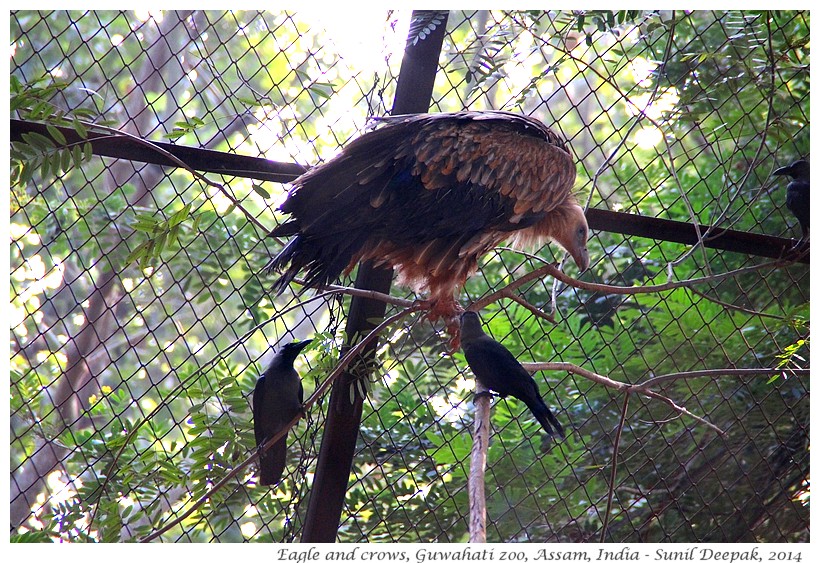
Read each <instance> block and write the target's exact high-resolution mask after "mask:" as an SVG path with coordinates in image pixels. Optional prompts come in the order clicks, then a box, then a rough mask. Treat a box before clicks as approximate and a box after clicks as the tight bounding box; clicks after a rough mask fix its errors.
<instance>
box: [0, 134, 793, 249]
mask: <svg viewBox="0 0 820 563" xmlns="http://www.w3.org/2000/svg"><path fill="white" fill-rule="evenodd" d="M58 129H59V130H60V132H61V133H62V134H63V135H64V136H65V138H66V142H67V144H68V145H73V144H76V143H79V142H83V139H82V138H80V136H79V135H77V133H76V132H75V131H74V130H73V129H71V128H70V127H58ZM31 132H35V133H40V134H41V135H46V136H48V137H50V135H49V134H48V131H47V129H46V126H45V125H44V124H42V123H36V122H29V121H23V120H19V119H12V120H11V140H12V141H22V140H23V134H25V133H31ZM88 142H90V143H91V147H92V149H93V151H94V154H96V155H99V156H107V157H111V158H122V159H126V160H132V161H138V162H145V163H148V164H158V165H160V166H174V167H176V166H177V163H175V162H174V161H173V160H169V159H168V158H167V157H166V156H165V155H164V154H162V152H160V151H158V150H154V149H152V148H151V146H146V145H145V144H144V143H141V142H139V141H137V140H135V139H133V138H131V137H128V136H125V135H110V134H100V133H89V135H88ZM150 144H151V145H154V146H156V147H157V148H159V149H162V150H163V151H167V152H168V153H169V154H172V155H174V156H175V157H176V158H178V159H179V160H181V161H182V162H184V163H186V164H187V165H188V166H190V167H191V168H193V169H194V170H197V171H199V172H209V173H216V174H224V175H230V176H238V177H242V178H251V179H254V180H262V181H268V182H280V183H287V182H290V181H292V180H294V179H295V178H297V177H298V176H299V175H300V174H303V173H304V172H305V171H306V170H307V168H305V167H304V166H302V165H300V164H296V163H293V162H274V161H271V160H267V159H264V158H257V157H252V156H242V155H237V154H232V153H225V152H220V151H214V150H209V149H200V148H194V147H186V146H181V145H176V144H173V143H164V142H158V141H150ZM587 221H588V223H589V227H590V229H593V230H598V231H606V232H610V233H619V234H623V235H629V236H638V237H645V238H651V239H654V240H658V241H667V242H676V243H680V244H686V245H690V246H691V245H694V244H697V243H698V240H699V236H698V232H697V231H696V228H695V226H694V225H693V224H692V223H688V222H684V221H672V220H669V219H660V218H658V217H648V216H646V215H637V214H633V213H623V212H619V211H607V210H605V209H589V210H587ZM697 228H698V229H699V230H700V233H701V236H703V244H704V246H706V247H707V248H714V249H716V250H726V251H729V252H740V253H743V254H748V255H751V256H761V257H764V258H781V257H785V256H787V255H789V254H790V253H791V248H792V247H793V246H794V244H795V241H794V240H793V239H788V238H783V237H775V236H771V235H764V234H758V233H751V232H747V231H736V230H733V229H724V228H721V227H710V226H708V225H699V226H698V227H697ZM791 254H793V253H791ZM796 261H797V262H802V263H805V264H808V263H809V253H808V252H805V253H803V254H802V255H801V256H799V257H796Z"/></svg>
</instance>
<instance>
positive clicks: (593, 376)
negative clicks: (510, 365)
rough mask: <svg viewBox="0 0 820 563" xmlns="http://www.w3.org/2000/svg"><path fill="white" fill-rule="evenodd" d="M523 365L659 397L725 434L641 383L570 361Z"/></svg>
mask: <svg viewBox="0 0 820 563" xmlns="http://www.w3.org/2000/svg"><path fill="white" fill-rule="evenodd" d="M522 365H523V366H524V368H525V369H526V370H527V371H530V372H533V371H566V372H569V373H572V374H575V375H580V376H581V377H584V378H586V379H589V380H590V381H592V382H594V383H598V384H600V385H604V386H605V387H609V388H610V389H615V390H616V391H620V392H622V393H630V394H631V393H640V394H641V395H645V396H647V397H650V398H652V399H658V400H660V401H663V402H664V403H666V404H667V405H669V407H670V408H671V409H672V410H674V411H676V412H679V413H681V414H685V415H686V416H689V417H691V418H694V419H695V420H697V421H698V422H700V423H701V424H705V425H706V426H708V427H709V428H711V429H712V430H714V431H715V432H717V433H718V434H725V432H724V431H723V430H722V429H721V428H719V427H718V426H715V425H714V424H712V423H711V422H709V421H708V420H706V419H705V418H703V417H701V416H698V415H696V414H695V413H693V412H691V411H689V410H688V409H687V408H686V407H682V406H680V405H677V404H676V403H675V402H674V401H673V400H672V399H670V398H669V397H665V396H664V395H661V394H660V393H656V392H655V391H650V390H649V389H646V388H644V387H641V386H639V385H633V384H631V383H622V382H620V381H615V380H614V379H610V378H608V377H606V376H604V375H600V374H598V373H595V372H592V371H589V370H586V369H584V368H582V367H579V366H576V365H575V364H571V363H568V362H528V363H525V364H522Z"/></svg>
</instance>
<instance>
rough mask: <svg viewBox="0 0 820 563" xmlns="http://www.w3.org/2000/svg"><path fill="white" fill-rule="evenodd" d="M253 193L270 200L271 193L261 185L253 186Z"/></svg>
mask: <svg viewBox="0 0 820 563" xmlns="http://www.w3.org/2000/svg"><path fill="white" fill-rule="evenodd" d="M252 187H253V191H255V192H256V193H257V194H259V195H260V196H262V197H263V198H264V199H270V193H268V191H267V190H266V189H265V188H263V187H262V186H260V185H259V184H252Z"/></svg>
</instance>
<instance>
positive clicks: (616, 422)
mask: <svg viewBox="0 0 820 563" xmlns="http://www.w3.org/2000/svg"><path fill="white" fill-rule="evenodd" d="M809 22H810V18H809V12H807V11H770V12H746V11H744V12H732V11H729V12H713V11H621V12H609V11H572V12H569V11H567V12H540V11H502V10H498V11H496V10H490V11H487V10H481V11H450V12H431V11H416V12H410V11H383V10H375V9H370V10H361V9H360V10H352V11H344V10H334V9H323V10H322V11H319V10H309V11H304V12H284V11H283V12H276V11H271V12H243V11H239V12H227V11H226V12H221V11H220V12H217V11H177V12H175V11H163V12H148V11H144V12H140V11H135V12H115V11H57V12H35V11H14V12H11V14H10V28H11V77H10V90H11V112H12V115H11V141H12V142H11V180H12V184H11V191H10V235H11V237H10V241H11V242H10V244H11V249H10V256H11V257H10V260H11V271H10V274H11V278H10V302H11V307H10V317H11V318H10V337H11V338H10V340H11V341H10V347H11V366H10V373H11V381H10V418H11V425H10V429H11V430H10V459H11V476H10V477H11V499H10V500H11V507H10V511H11V530H10V537H11V539H12V541H24V540H28V541H79V542H82V541H93V542H119V541H138V540H143V541H155V542H240V541H248V542H270V541H275V542H288V541H311V540H313V539H315V538H316V537H317V536H316V535H314V533H313V532H311V531H310V530H311V529H313V527H314V526H315V525H316V518H322V517H327V514H326V513H325V514H321V513H320V512H321V511H320V510H317V509H315V508H313V505H314V504H315V503H316V504H318V503H321V502H324V501H325V500H326V502H327V504H328V506H329V505H330V504H332V503H333V502H334V500H333V499H331V498H330V497H328V498H327V499H320V500H318V501H317V500H316V499H314V500H313V501H312V502H311V493H312V492H314V491H316V490H317V486H318V485H320V484H321V483H320V481H321V480H322V479H325V477H323V475H326V474H325V473H322V471H324V470H323V469H322V468H321V465H322V464H321V463H320V461H321V460H320V457H321V456H320V449H321V448H325V447H327V448H330V447H332V446H333V443H332V442H333V440H335V438H334V436H333V434H334V433H335V432H336V431H337V430H338V431H339V432H343V431H345V428H344V425H342V424H338V423H335V422H334V416H336V415H337V413H335V411H334V409H333V408H329V407H328V395H329V392H330V391H329V390H330V389H331V387H332V388H333V392H336V393H338V394H339V396H338V397H337V398H336V399H335V400H336V401H337V402H338V404H340V405H342V406H343V407H344V406H345V405H347V406H353V407H357V408H360V412H358V413H354V414H355V416H354V417H353V419H354V421H355V424H354V425H353V426H352V430H349V432H348V435H352V436H353V440H354V441H353V442H352V443H351V448H352V449H351V451H350V454H351V457H350V459H336V460H335V461H336V462H338V463H339V464H340V465H339V466H340V467H341V468H342V470H343V471H344V472H343V475H342V479H343V483H342V485H343V489H342V491H341V493H342V496H341V497H340V498H339V499H338V501H339V502H340V503H341V504H340V505H339V508H338V510H339V514H340V516H339V517H338V518H336V519H335V520H336V521H331V522H330V525H331V526H332V538H331V539H335V540H337V541H340V542H362V541H368V542H428V541H435V542H465V541H468V539H469V538H470V531H471V530H470V508H469V506H470V503H469V499H468V497H469V494H468V478H469V475H470V473H471V471H472V470H474V469H475V467H473V466H472V464H471V461H470V452H471V448H472V445H473V429H474V424H473V423H474V419H475V416H476V415H475V412H476V411H475V404H474V385H473V375H472V373H471V371H470V370H469V368H468V367H467V364H466V362H465V359H464V356H463V354H462V353H461V352H460V351H455V352H451V351H450V350H449V347H448V336H447V334H446V333H445V331H444V325H443V324H442V323H441V322H436V323H431V322H429V321H428V320H427V319H426V318H425V315H424V313H423V312H420V311H417V310H416V309H414V304H415V303H416V300H417V299H422V298H423V297H424V296H423V295H416V294H414V293H413V292H411V291H409V290H407V289H406V288H404V287H402V286H400V285H397V284H396V283H393V284H392V286H391V285H390V283H389V281H388V283H387V286H386V290H385V286H384V285H382V286H381V287H376V286H373V287H368V286H362V284H361V283H359V284H356V287H354V283H355V282H354V280H355V279H356V276H357V275H358V274H361V270H362V268H363V267H364V266H360V267H359V271H358V272H357V271H355V270H354V271H353V272H351V273H350V275H349V276H346V277H343V278H342V279H340V280H339V281H338V283H337V284H336V285H335V286H334V288H331V289H329V290H327V291H324V292H323V291H319V292H315V291H300V288H299V286H298V284H296V283H293V284H291V285H290V287H289V288H288V289H287V290H286V291H285V292H284V293H283V294H282V295H276V294H275V293H274V292H272V291H271V287H272V285H273V282H274V280H275V279H276V277H275V275H268V274H266V273H264V272H263V271H262V268H263V266H264V265H265V264H266V263H267V261H268V260H269V259H270V257H271V256H273V255H275V254H276V253H277V252H278V251H279V250H280V249H281V247H282V245H283V244H284V243H286V242H287V241H286V239H281V238H273V237H269V236H267V235H268V232H269V231H270V230H271V229H272V228H273V227H274V226H276V225H277V224H280V223H281V222H282V221H284V220H285V219H286V216H285V215H284V214H282V213H281V212H280V211H279V210H278V208H279V206H280V205H281V204H282V202H283V201H284V199H285V197H286V195H287V193H288V188H289V182H291V181H293V180H294V179H295V178H296V177H297V176H298V175H299V174H300V173H302V172H303V171H305V170H307V169H308V168H310V167H312V166H315V165H317V164H320V163H322V162H326V161H327V160H328V159H330V158H331V157H332V156H333V155H335V154H337V153H338V152H339V151H340V150H341V149H342V147H344V146H345V145H347V144H348V143H349V142H350V141H352V140H353V139H355V138H357V137H358V136H360V135H361V134H363V133H364V132H365V131H367V130H368V127H369V126H370V125H369V124H370V120H371V118H373V117H376V116H383V115H388V114H390V113H391V112H393V113H396V109H397V108H408V107H410V108H419V109H412V110H405V111H400V112H399V113H406V112H407V111H415V112H424V111H430V112H455V111H461V110H506V111H510V112H513V113H518V114H522V115H527V116H532V117H535V118H537V119H539V120H540V121H542V122H544V123H545V124H546V125H547V126H549V127H550V128H551V129H552V130H553V131H555V132H556V133H557V134H558V135H560V137H562V138H563V139H565V140H566V144H567V147H568V149H569V151H570V152H571V154H572V156H573V159H574V160H575V164H576V169H577V180H576V183H575V190H576V192H577V193H578V197H579V201H580V202H581V203H582V204H583V205H584V206H585V208H586V209H587V218H588V222H589V226H590V238H589V243H588V246H589V253H590V258H591V264H590V267H589V269H588V270H586V271H585V272H583V273H580V272H578V270H577V269H576V267H575V266H574V265H573V263H572V262H571V261H569V262H567V261H565V260H564V258H565V257H564V254H563V252H562V251H561V250H560V249H559V248H558V247H556V246H555V245H545V246H543V247H542V248H530V249H528V250H520V249H515V248H512V247H509V246H500V247H498V248H496V249H495V250H493V251H491V252H489V253H488V254H486V255H484V256H483V257H482V258H481V261H480V264H479V269H478V272H477V273H476V275H474V276H473V277H472V278H470V279H469V280H468V282H467V284H466V286H465V288H464V290H463V291H462V292H461V293H460V294H459V296H458V298H459V299H460V302H461V304H462V305H463V306H465V307H466V306H468V305H469V304H472V303H477V302H481V303H484V306H483V307H482V308H481V310H480V314H481V318H482V321H483V323H484V328H485V330H486V331H487V332H488V333H489V334H491V335H492V336H493V337H494V338H495V339H496V340H498V341H499V342H501V343H502V344H503V345H505V346H506V347H507V348H508V349H509V350H510V351H511V352H512V353H513V354H514V355H515V356H516V357H517V358H518V359H519V360H520V361H521V362H524V363H525V365H529V364H532V363H534V362H538V363H545V365H541V366H535V368H539V367H540V368H543V369H540V370H537V371H533V376H534V378H535V380H536V382H537V383H538V386H539V388H540V390H541V393H542V394H543V395H544V399H545V400H546V402H547V403H548V404H549V405H550V406H551V407H552V409H553V412H554V413H555V415H556V417H558V419H559V420H560V421H561V424H562V425H563V426H564V428H565V430H566V438H565V439H563V440H553V439H550V438H549V437H548V436H547V435H546V434H545V433H544V432H543V431H542V429H541V428H540V427H539V425H538V424H537V422H535V420H534V419H533V417H532V415H531V414H530V413H529V411H528V410H527V408H526V407H525V406H524V405H523V404H522V403H521V402H520V401H517V400H515V399H513V398H507V399H498V398H496V399H493V401H492V408H491V431H490V438H489V446H488V449H487V451H486V474H485V476H484V483H483V491H484V493H485V494H486V539H487V541H492V542H502V541H503V542H590V541H601V540H604V541H609V542H639V541H640V542H805V541H808V539H809V497H810V492H809V491H810V488H809V482H810V478H809V377H808V375H809V346H810V344H809V255H808V250H807V248H808V244H807V241H805V240H798V239H801V238H802V232H801V229H800V226H799V225H798V222H797V220H796V218H795V216H794V215H793V214H792V213H790V212H789V211H788V209H787V208H786V205H785V201H786V190H787V187H786V185H787V184H788V182H789V179H788V178H784V177H783V176H774V175H773V172H774V171H775V170H776V169H778V168H780V167H783V166H786V165H788V164H790V163H791V162H794V161H796V160H798V159H805V160H808V159H809V45H810V44H809ZM426 63H431V64H426ZM408 73H416V74H408ZM425 73H426V74H425ZM403 74H404V75H405V77H408V76H411V77H412V78H405V79H406V81H408V82H411V81H412V83H413V84H415V81H419V82H418V83H419V84H421V83H422V82H423V80H422V79H421V78H418V77H419V76H421V77H427V78H428V79H429V82H430V94H428V95H426V96H422V94H421V93H420V92H421V87H420V86H419V88H418V89H416V91H415V95H417V97H418V98H419V99H416V100H412V103H411V102H409V101H407V98H405V97H404V96H405V94H403V93H402V88H401V84H402V75H403ZM410 90H411V94H412V93H413V90H414V88H410ZM421 98H424V99H421ZM408 104H409V105H408ZM206 149H207V151H206ZM554 264H557V266H555V265H554ZM533 273H534V274H533ZM529 274H533V275H529ZM525 276H528V277H526V278H525ZM522 280H523V281H522ZM366 290H372V291H374V293H378V295H377V297H376V298H372V297H371V298H368V297H367V296H365V295H364V293H363V292H364V291H366ZM388 294H389V296H388ZM388 297H389V298H388ZM481 300H484V301H481ZM363 303H364V305H362V304H363ZM373 303H376V304H377V306H376V307H375V308H376V310H377V312H376V313H372V311H371V309H370V308H368V307H372V306H373ZM368 304H369V305H368ZM361 307H364V309H363V310H364V311H365V313H358V315H359V317H360V325H359V326H358V327H351V324H352V323H353V321H352V320H351V319H352V318H353V311H354V310H356V311H357V310H358V309H359V308H361ZM379 307H381V308H382V309H381V310H379ZM374 327H375V328H374ZM356 335H358V336H356ZM368 337H372V338H371V339H370V340H368V341H367V342H366V343H364V344H363V342H364V341H363V340H362V339H364V338H368ZM306 338H312V339H313V342H312V343H311V345H310V346H309V347H308V348H307V349H306V351H305V353H304V354H303V355H302V356H301V357H300V358H299V359H298V360H297V362H296V368H297V370H298V371H299V373H300V374H301V377H302V381H303V385H304V387H305V397H306V398H307V397H310V401H309V403H308V408H307V409H306V416H305V418H304V420H302V421H301V422H299V423H298V424H297V425H296V426H294V427H293V428H292V429H291V430H290V432H289V435H288V462H287V469H286V472H285V475H284V478H283V479H282V481H281V482H280V483H279V484H278V485H277V486H275V487H269V486H261V485H259V483H258V476H257V471H256V462H255V459H251V458H252V457H253V456H255V454H256V453H257V449H256V445H255V442H254V435H253V423H252V416H251V395H252V392H253V389H254V385H255V383H256V380H257V378H258V377H259V375H260V374H261V373H262V372H263V371H264V369H265V367H266V365H267V362H268V361H269V360H270V358H271V357H272V354H273V353H274V352H275V351H276V350H278V349H279V348H280V347H281V346H282V345H284V344H285V343H287V342H290V341H292V340H302V339H306ZM365 345H366V346H367V347H369V348H368V349H369V350H370V355H369V356H368V357H367V360H366V361H361V362H359V364H358V365H357V369H356V370H348V372H347V375H346V379H344V378H342V379H336V380H335V382H334V384H333V386H330V385H329V384H326V383H329V380H328V378H330V377H337V376H338V375H339V373H340V370H339V369H338V366H339V365H340V362H342V361H343V360H345V361H348V360H350V354H351V353H352V352H356V351H361V350H363V349H364V347H363V346H365ZM530 367H531V368H532V367H533V366H531V365H530ZM341 382H344V385H342V383H341ZM317 391H318V393H316V392H317ZM354 410H355V409H354ZM356 416H358V417H359V418H360V420H356ZM328 422H330V423H329V424H328ZM331 427H332V428H331ZM330 429H332V430H333V431H334V432H333V433H332V432H330ZM351 433H352V434H351ZM323 441H325V442H326V443H325V444H323ZM331 461H333V460H331ZM348 467H349V475H348V469H347V468H348ZM337 469H338V467H337ZM317 496H318V494H317ZM331 512H332V511H331ZM330 519H331V520H333V518H330Z"/></svg>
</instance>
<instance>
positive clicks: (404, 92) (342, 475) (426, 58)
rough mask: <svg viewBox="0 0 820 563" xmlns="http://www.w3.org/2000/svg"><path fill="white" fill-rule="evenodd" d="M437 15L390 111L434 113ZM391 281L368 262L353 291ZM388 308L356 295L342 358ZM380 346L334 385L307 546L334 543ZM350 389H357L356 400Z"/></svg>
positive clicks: (415, 44) (414, 44) (405, 62)
mask: <svg viewBox="0 0 820 563" xmlns="http://www.w3.org/2000/svg"><path fill="white" fill-rule="evenodd" d="M436 13H437V14H439V15H440V18H439V19H442V18H443V19H442V21H440V22H439V23H438V24H437V25H436V27H435V29H432V30H430V33H429V35H427V36H426V37H425V38H424V39H419V40H418V41H408V44H407V46H406V47H405V50H404V57H403V59H402V63H401V70H400V72H399V79H398V84H397V85H396V96H395V98H394V100H393V109H392V111H391V114H393V115H399V114H404V113H424V112H426V111H428V109H429V108H430V99H431V97H432V94H433V83H434V82H435V78H436V71H437V70H438V59H439V54H440V53H441V45H442V43H443V41H444V33H445V30H446V26H447V13H446V12H436ZM430 15H431V13H430V12H419V11H414V12H413V19H414V20H415V21H420V20H422V19H423V18H425V17H429V16H430ZM392 279H393V271H392V269H385V268H376V267H374V266H373V265H372V263H370V262H365V263H363V264H361V265H360V266H359V271H358V274H357V276H356V283H355V287H357V288H360V289H369V290H375V291H379V292H381V293H389V292H390V284H391V282H392ZM386 306H387V305H386V303H384V302H381V301H375V300H372V299H365V298H362V297H358V296H353V298H352V299H351V301H350V311H349V313H348V316H347V325H346V328H345V334H346V337H345V338H346V342H347V344H346V345H345V349H344V350H343V351H342V352H343V353H344V352H345V351H346V350H347V349H349V348H350V346H351V345H352V343H355V342H356V340H357V339H358V338H360V335H362V334H367V333H368V332H370V331H371V330H372V329H373V328H374V327H375V326H376V325H377V324H378V323H379V322H380V320H381V319H383V318H384V314H385V308H386ZM377 347H378V340H374V341H373V343H372V345H370V346H368V347H367V348H365V349H364V350H363V351H362V353H361V355H360V357H359V358H357V359H355V360H354V361H353V362H352V363H351V365H350V367H349V368H348V369H347V370H346V371H345V372H344V373H343V374H342V375H341V377H339V379H338V380H336V382H335V383H334V384H333V388H332V390H331V392H330V404H329V405H328V412H327V419H326V420H325V427H324V433H323V434H322V445H321V446H320V448H319V459H318V461H317V464H316V473H315V476H314V478H313V487H312V488H311V491H310V500H309V502H308V509H307V514H306V515H305V526H304V528H303V529H302V538H301V540H302V542H303V543H308V542H333V541H335V540H336V533H337V531H338V528H339V522H340V519H341V516H342V508H343V506H344V500H345V494H346V492H347V484H348V480H349V478H350V468H351V466H352V463H353V454H354V453H355V451H356V440H357V438H358V437H359V425H360V423H361V418H362V404H363V403H364V397H362V396H361V395H360V393H359V387H358V386H356V385H355V381H356V379H359V378H361V377H366V376H367V375H368V374H369V372H370V371H371V370H372V360H373V358H374V357H375V352H376V349H377ZM351 386H352V388H353V389H354V390H355V393H354V394H353V395H354V397H353V400H352V401H351V392H350V390H351Z"/></svg>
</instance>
